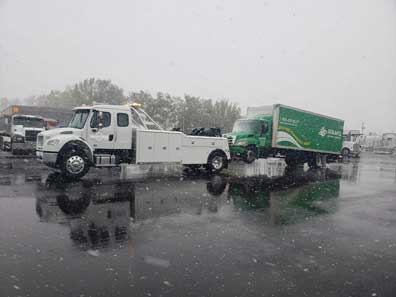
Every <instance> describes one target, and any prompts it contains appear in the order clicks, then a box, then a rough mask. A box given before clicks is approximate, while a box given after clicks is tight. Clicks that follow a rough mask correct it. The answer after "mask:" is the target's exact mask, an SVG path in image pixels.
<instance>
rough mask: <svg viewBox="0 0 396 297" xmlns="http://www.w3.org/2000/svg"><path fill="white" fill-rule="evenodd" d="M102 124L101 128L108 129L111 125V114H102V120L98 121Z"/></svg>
mask: <svg viewBox="0 0 396 297" xmlns="http://www.w3.org/2000/svg"><path fill="white" fill-rule="evenodd" d="M100 122H101V123H102V124H103V128H105V127H109V126H110V125H111V114H110V112H103V113H102V119H101V121H100Z"/></svg>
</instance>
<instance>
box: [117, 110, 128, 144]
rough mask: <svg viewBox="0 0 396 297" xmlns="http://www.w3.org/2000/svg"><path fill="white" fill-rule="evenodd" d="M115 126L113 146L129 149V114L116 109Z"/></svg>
mask: <svg viewBox="0 0 396 297" xmlns="http://www.w3.org/2000/svg"><path fill="white" fill-rule="evenodd" d="M116 115H117V128H116V136H115V137H116V139H115V146H114V148H117V149H120V150H130V149H131V147H132V126H131V119H130V114H128V113H126V112H121V111H117V113H116Z"/></svg>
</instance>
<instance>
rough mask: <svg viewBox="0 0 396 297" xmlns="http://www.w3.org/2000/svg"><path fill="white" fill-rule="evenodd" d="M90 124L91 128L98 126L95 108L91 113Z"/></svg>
mask: <svg viewBox="0 0 396 297" xmlns="http://www.w3.org/2000/svg"><path fill="white" fill-rule="evenodd" d="M90 126H91V128H97V127H98V126H99V118H98V112H97V111H96V110H95V111H94V112H93V114H92V118H91V122H90Z"/></svg>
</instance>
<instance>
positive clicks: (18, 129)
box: [12, 125, 44, 136]
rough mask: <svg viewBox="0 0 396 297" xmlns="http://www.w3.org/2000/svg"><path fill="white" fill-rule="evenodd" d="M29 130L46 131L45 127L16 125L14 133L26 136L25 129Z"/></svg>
mask: <svg viewBox="0 0 396 297" xmlns="http://www.w3.org/2000/svg"><path fill="white" fill-rule="evenodd" d="M27 130H29V131H44V128H33V127H24V126H22V125H15V126H14V131H12V133H13V134H19V135H22V136H25V131H27Z"/></svg>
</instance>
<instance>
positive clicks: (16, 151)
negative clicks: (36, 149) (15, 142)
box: [11, 144, 21, 156]
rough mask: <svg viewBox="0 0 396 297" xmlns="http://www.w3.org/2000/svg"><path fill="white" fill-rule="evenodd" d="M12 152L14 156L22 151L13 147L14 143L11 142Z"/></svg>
mask: <svg viewBox="0 0 396 297" xmlns="http://www.w3.org/2000/svg"><path fill="white" fill-rule="evenodd" d="M11 154H12V155H14V156H18V155H20V154H21V151H20V150H15V149H13V147H12V144H11Z"/></svg>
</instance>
